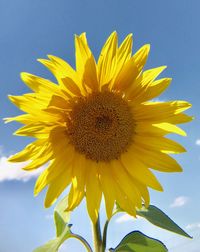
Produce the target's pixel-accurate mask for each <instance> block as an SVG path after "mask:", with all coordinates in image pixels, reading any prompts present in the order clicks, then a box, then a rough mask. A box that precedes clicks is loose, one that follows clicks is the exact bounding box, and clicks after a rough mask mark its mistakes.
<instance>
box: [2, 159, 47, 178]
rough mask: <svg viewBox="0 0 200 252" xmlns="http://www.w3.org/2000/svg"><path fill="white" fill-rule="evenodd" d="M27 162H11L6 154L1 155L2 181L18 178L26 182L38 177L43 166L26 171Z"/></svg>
mask: <svg viewBox="0 0 200 252" xmlns="http://www.w3.org/2000/svg"><path fill="white" fill-rule="evenodd" d="M24 164H25V163H10V162H8V161H7V157H6V156H2V157H0V182H3V181H11V180H18V181H23V182H26V181H28V180H30V179H32V178H36V177H37V176H38V175H39V174H40V173H41V171H42V170H43V168H39V169H36V170H33V171H24V170H22V167H24Z"/></svg>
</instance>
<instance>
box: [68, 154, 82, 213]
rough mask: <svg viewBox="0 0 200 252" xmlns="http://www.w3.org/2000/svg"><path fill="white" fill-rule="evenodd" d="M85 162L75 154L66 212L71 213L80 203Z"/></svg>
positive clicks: (80, 156)
mask: <svg viewBox="0 0 200 252" xmlns="http://www.w3.org/2000/svg"><path fill="white" fill-rule="evenodd" d="M85 164H86V160H85V157H84V156H83V155H80V154H78V153H75V157H74V160H73V166H72V185H71V189H70V192H69V197H68V207H67V211H72V210H73V209H74V208H76V207H77V206H78V205H79V204H80V202H81V201H82V199H83V197H84V194H85V184H86V165H85Z"/></svg>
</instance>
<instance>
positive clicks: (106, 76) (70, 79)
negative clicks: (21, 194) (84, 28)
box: [7, 32, 192, 222]
mask: <svg viewBox="0 0 200 252" xmlns="http://www.w3.org/2000/svg"><path fill="white" fill-rule="evenodd" d="M75 48H76V69H73V68H72V67H71V66H70V65H69V64H68V63H67V62H65V61H64V60H62V59H60V58H58V57H55V56H51V55H48V58H49V59H48V60H47V59H39V61H40V62H41V63H42V64H43V65H45V66H46V67H47V68H48V69H49V70H50V71H51V72H52V73H53V75H54V76H55V77H56V79H57V83H53V82H52V81H50V80H47V79H43V78H41V77H38V76H35V75H32V74H28V73H22V74H21V78H22V80H23V81H24V82H25V83H26V84H27V85H28V87H29V88H30V89H31V90H32V93H29V94H25V95H22V96H10V100H11V101H12V102H13V103H14V104H15V105H16V106H18V107H19V108H20V109H21V110H22V111H23V112H25V113H24V114H22V115H19V116H17V117H13V118H7V121H13V120H15V121H17V122H20V123H22V124H24V126H23V127H21V128H20V129H19V130H17V131H16V132H15V134H16V135H21V136H31V137H34V138H35V141H34V142H32V143H30V144H29V145H27V146H26V147H25V148H24V149H23V150H22V151H21V152H19V153H17V154H15V155H14V156H12V157H11V158H10V159H9V161H12V162H23V161H29V162H28V164H27V165H26V166H24V168H23V169H25V170H28V171H31V170H34V169H37V168H39V167H41V166H42V165H44V164H46V163H47V164H48V167H47V168H46V169H45V170H44V171H43V172H42V173H41V175H40V176H39V177H38V179H37V182H36V185H35V195H37V194H38V193H39V192H40V191H41V190H43V189H44V188H45V187H48V189H47V194H46V199H45V206H46V207H49V206H50V205H52V204H53V203H54V202H55V200H56V199H57V198H58V197H59V196H60V194H61V193H62V192H63V191H64V190H65V189H66V188H67V187H68V186H70V191H69V195H68V207H67V209H68V210H73V209H74V208H75V207H77V206H78V205H79V204H80V202H81V201H82V199H83V198H84V197H85V198H86V202H87V209H88V212H89V215H90V217H91V219H92V220H93V222H95V221H96V220H97V216H98V211H99V207H100V203H101V198H102V195H103V196H104V199H105V206H106V211H107V215H108V218H110V217H111V215H112V212H113V207H114V204H115V203H117V204H118V205H119V206H120V207H121V208H122V209H123V210H124V211H126V212H128V213H129V214H131V215H133V216H135V215H136V208H141V206H142V204H143V203H144V204H145V205H146V206H148V204H149V193H148V187H151V188H153V189H156V190H162V186H161V185H160V183H159V182H158V181H157V179H156V177H155V176H154V175H153V173H152V171H151V170H152V169H155V170H158V171H161V172H177V171H181V167H180V166H179V164H178V163H177V162H176V161H175V160H174V159H173V158H172V157H171V156H169V154H171V153H172V154H173V153H180V152H184V151H185V149H184V148H183V147H182V146H181V145H180V144H178V143H176V142H174V141H173V140H170V139H168V138H166V135H167V134H169V133H176V134H180V135H185V132H184V131H183V130H182V129H180V128H179V127H177V126H176V124H179V123H185V122H188V121H190V120H191V119H192V118H191V117H190V116H187V115H186V114H184V113H183V112H184V110H186V109H188V108H189V107H190V106H191V105H190V104H189V103H188V102H185V101H168V102H155V101H153V100H152V99H154V98H155V97H156V96H158V95H160V94H161V93H162V92H163V91H164V90H165V89H166V88H167V87H168V85H169V84H170V82H171V79H170V78H162V79H157V77H158V75H159V74H160V73H161V72H162V71H163V70H164V69H165V66H162V67H157V68H153V69H150V70H146V71H143V68H144V65H145V63H146V60H147V57H148V54H149V49H150V46H149V45H144V46H143V47H141V48H140V49H139V50H138V51H137V52H136V53H135V54H134V55H132V35H131V34H130V35H128V36H127V37H126V38H125V40H124V41H123V42H122V43H121V45H120V46H118V42H117V33H116V32H113V33H112V34H111V35H110V37H109V38H108V39H107V41H106V43H105V45H104V46H103V48H102V51H101V53H100V56H99V59H98V61H97V62H96V60H95V58H94V56H93V54H92V52H91V50H90V48H89V46H88V43H87V39H86V35H85V33H83V34H81V35H80V36H75Z"/></svg>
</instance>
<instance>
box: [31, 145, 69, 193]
mask: <svg viewBox="0 0 200 252" xmlns="http://www.w3.org/2000/svg"><path fill="white" fill-rule="evenodd" d="M73 158H74V151H73V149H72V148H71V147H70V146H68V149H67V150H65V152H64V153H63V152H60V155H59V156H57V158H55V159H54V160H52V161H51V162H50V165H49V166H48V168H47V169H46V170H44V171H43V172H42V173H41V174H40V176H39V177H38V179H37V181H36V184H35V189H34V195H37V194H38V193H39V192H41V191H42V190H43V189H44V188H45V187H46V186H47V185H49V184H50V183H51V182H52V181H53V180H54V179H55V178H57V177H58V176H59V175H60V174H61V173H62V172H63V171H64V170H65V169H68V168H70V167H71V165H72V160H73Z"/></svg>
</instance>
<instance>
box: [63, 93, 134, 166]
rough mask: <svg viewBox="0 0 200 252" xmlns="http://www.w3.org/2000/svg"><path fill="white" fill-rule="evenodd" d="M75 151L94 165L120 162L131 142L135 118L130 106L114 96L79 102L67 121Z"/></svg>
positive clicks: (84, 98)
mask: <svg viewBox="0 0 200 252" xmlns="http://www.w3.org/2000/svg"><path fill="white" fill-rule="evenodd" d="M67 127H68V134H69V138H70V141H71V143H72V144H73V145H74V147H75V149H76V151H78V152H79V153H82V154H84V155H85V156H86V158H88V159H91V160H94V161H97V162H99V161H104V162H109V161H111V160H113V159H118V158H119V157H120V155H121V154H122V153H123V152H125V151H126V150H127V148H128V146H129V145H130V144H131V142H132V137H133V133H134V121H133V115H132V113H131V111H130V108H129V106H128V104H127V102H126V101H125V100H124V99H123V98H122V97H121V96H120V95H119V94H115V93H112V92H107V91H106V92H99V93H93V94H90V95H89V96H87V97H81V98H78V99H77V101H76V102H75V103H74V104H73V107H72V111H71V112H70V113H69V116H68V120H67Z"/></svg>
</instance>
